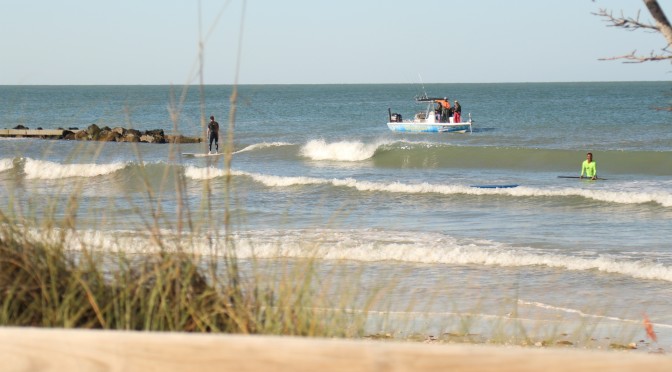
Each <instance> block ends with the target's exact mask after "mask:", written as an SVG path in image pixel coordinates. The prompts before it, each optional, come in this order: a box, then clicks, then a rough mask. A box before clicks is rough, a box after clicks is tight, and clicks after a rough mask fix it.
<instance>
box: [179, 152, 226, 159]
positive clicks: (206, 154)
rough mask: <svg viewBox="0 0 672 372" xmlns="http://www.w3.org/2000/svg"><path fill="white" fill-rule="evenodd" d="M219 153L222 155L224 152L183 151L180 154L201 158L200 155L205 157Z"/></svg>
mask: <svg viewBox="0 0 672 372" xmlns="http://www.w3.org/2000/svg"><path fill="white" fill-rule="evenodd" d="M220 155H224V153H223V152H213V153H207V152H205V153H202V152H201V153H196V152H183V153H182V156H192V157H196V158H201V157H206V156H220Z"/></svg>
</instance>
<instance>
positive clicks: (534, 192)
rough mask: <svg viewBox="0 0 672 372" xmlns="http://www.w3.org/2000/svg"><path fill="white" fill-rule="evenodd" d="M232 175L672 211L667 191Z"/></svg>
mask: <svg viewBox="0 0 672 372" xmlns="http://www.w3.org/2000/svg"><path fill="white" fill-rule="evenodd" d="M232 174H234V175H239V176H248V177H250V178H252V179H253V180H255V181H257V182H260V183H263V184H264V185H266V186H277V187H287V186H294V185H322V184H332V185H333V186H337V187H350V188H353V189H356V190H359V191H376V192H390V193H404V194H428V193H435V194H443V195H457V194H466V195H508V196H514V197H583V198H586V199H593V200H598V201H603V202H609V203H619V204H643V203H657V204H660V205H662V206H664V207H672V193H669V192H664V191H654V190H650V191H609V190H589V189H581V188H560V189H551V188H535V187H526V186H518V187H515V188H501V189H488V188H476V187H471V186H468V185H457V184H452V185H451V184H448V185H437V184H430V183H426V182H423V183H418V184H405V183H400V182H390V183H384V182H371V181H358V180H356V179H354V178H345V179H336V178H334V179H326V178H314V177H286V176H271V175H262V174H256V173H249V172H241V171H232ZM186 175H187V177H189V178H193V179H210V178H215V177H221V176H224V175H225V172H224V171H222V170H220V169H217V168H207V169H206V168H197V167H188V168H187V170H186Z"/></svg>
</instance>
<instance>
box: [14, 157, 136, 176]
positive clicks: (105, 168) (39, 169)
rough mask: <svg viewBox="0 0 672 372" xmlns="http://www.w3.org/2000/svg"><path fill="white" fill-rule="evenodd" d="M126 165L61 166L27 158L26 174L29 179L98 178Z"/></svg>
mask: <svg viewBox="0 0 672 372" xmlns="http://www.w3.org/2000/svg"><path fill="white" fill-rule="evenodd" d="M126 165H127V164H125V163H110V164H61V163H55V162H51V161H45V160H34V159H30V158H27V159H26V162H25V165H24V168H23V170H24V172H25V174H26V178H28V179H47V180H53V179H61V178H69V177H96V176H102V175H106V174H111V173H114V172H116V171H119V170H121V169H123V168H125V167H126Z"/></svg>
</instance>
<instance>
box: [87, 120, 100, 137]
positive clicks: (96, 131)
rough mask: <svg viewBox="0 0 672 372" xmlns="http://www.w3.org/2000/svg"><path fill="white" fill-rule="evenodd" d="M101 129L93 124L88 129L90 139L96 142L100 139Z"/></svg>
mask: <svg viewBox="0 0 672 372" xmlns="http://www.w3.org/2000/svg"><path fill="white" fill-rule="evenodd" d="M100 130H101V129H100V127H98V126H97V125H96V124H91V125H89V126H88V127H87V128H86V133H88V134H89V139H93V140H95V139H96V138H98V134H99V133H100Z"/></svg>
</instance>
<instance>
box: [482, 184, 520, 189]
mask: <svg viewBox="0 0 672 372" xmlns="http://www.w3.org/2000/svg"><path fill="white" fill-rule="evenodd" d="M518 186H519V185H516V184H508V185H471V187H476V188H479V189H511V188H514V187H518Z"/></svg>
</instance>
